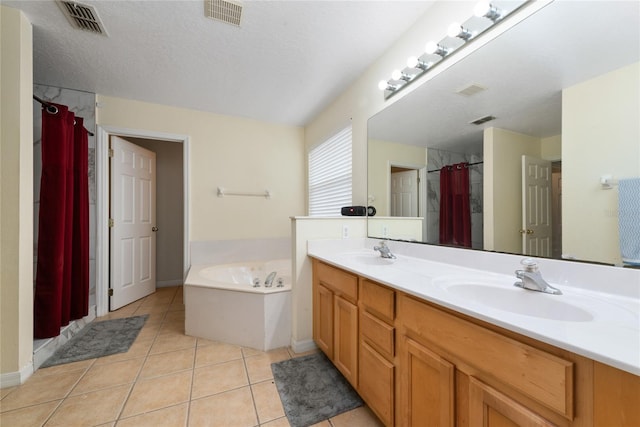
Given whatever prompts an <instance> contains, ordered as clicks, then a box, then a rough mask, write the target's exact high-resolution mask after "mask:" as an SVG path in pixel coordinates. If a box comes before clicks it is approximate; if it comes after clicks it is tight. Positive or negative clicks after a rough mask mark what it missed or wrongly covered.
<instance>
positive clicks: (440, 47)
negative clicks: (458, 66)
mask: <svg viewBox="0 0 640 427" xmlns="http://www.w3.org/2000/svg"><path fill="white" fill-rule="evenodd" d="M525 3H527V2H526V1H525V2H524V3H522V4H525ZM522 4H520V5H519V6H516V7H515V8H514V9H513V10H509V11H508V13H507V12H505V11H503V10H501V9H499V8H497V7H495V6H494V5H492V4H491V3H490V2H488V1H481V2H480V3H478V4H477V5H476V7H475V9H474V13H475V15H476V16H479V17H481V18H487V19H489V20H490V21H492V22H491V24H490V25H489V26H487V28H485V29H483V30H479V31H472V30H470V29H469V28H467V27H466V26H465V25H471V26H472V28H474V25H472V24H470V23H471V19H475V18H470V20H468V21H466V23H462V24H460V23H458V22H454V23H453V24H451V25H450V26H449V29H448V32H447V34H448V37H445V38H444V39H442V40H441V41H440V42H435V41H430V42H429V43H427V45H426V46H425V53H426V54H427V55H438V56H440V58H431V59H433V62H427V61H425V60H424V59H421V58H425V55H422V56H420V57H416V56H412V57H410V58H409V59H408V60H407V68H409V70H407V69H406V68H405V69H404V70H395V71H394V72H393V75H392V76H391V79H389V80H382V81H381V82H380V83H378V87H379V88H380V90H382V91H384V97H385V99H386V98H389V97H390V96H391V95H393V94H395V93H397V92H399V91H400V90H402V89H403V88H404V87H406V86H407V85H409V83H411V82H413V81H415V80H418V78H419V77H420V76H422V75H423V74H426V73H428V72H429V71H430V70H431V69H432V68H434V67H435V66H437V65H438V64H439V63H440V62H444V61H445V60H446V59H447V58H448V57H449V56H450V55H451V54H452V53H453V52H454V50H456V49H458V48H459V47H460V46H461V44H462V45H464V44H465V43H468V42H471V41H473V39H476V38H477V37H479V36H480V35H481V34H482V33H483V32H485V31H486V30H488V29H489V28H491V27H492V26H493V24H496V23H497V22H498V21H500V20H502V19H503V18H504V17H505V16H507V15H508V14H511V13H513V11H514V10H516V9H518V8H520V7H521V6H522ZM451 39H456V40H458V42H457V44H456V41H455V40H451ZM460 40H462V42H463V43H460ZM452 43H454V46H452V45H451V44H452ZM462 95H465V94H464V93H462ZM468 96H470V95H468Z"/></svg>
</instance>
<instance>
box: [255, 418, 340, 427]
mask: <svg viewBox="0 0 640 427" xmlns="http://www.w3.org/2000/svg"><path fill="white" fill-rule="evenodd" d="M327 426H329V423H327ZM260 427H291V424H289V420H288V419H287V417H283V418H278V419H277V420H273V421H269V422H268V423H264V424H260Z"/></svg>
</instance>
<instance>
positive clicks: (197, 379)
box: [191, 360, 249, 399]
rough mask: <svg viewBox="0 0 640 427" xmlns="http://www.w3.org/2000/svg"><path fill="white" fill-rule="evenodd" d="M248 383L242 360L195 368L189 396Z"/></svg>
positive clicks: (226, 389)
mask: <svg viewBox="0 0 640 427" xmlns="http://www.w3.org/2000/svg"><path fill="white" fill-rule="evenodd" d="M248 384H249V381H248V380H247V373H246V371H245V369H244V363H243V362H242V360H233V361H231V362H225V363H219V364H217V365H210V366H205V367H203V368H196V369H195V370H194V372H193V387H192V389H191V398H192V399H198V398H201V397H204V396H210V395H212V394H216V393H221V392H224V391H228V390H233V389H236V388H240V387H243V386H246V385H248Z"/></svg>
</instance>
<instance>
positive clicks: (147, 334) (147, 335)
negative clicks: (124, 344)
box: [134, 323, 161, 342]
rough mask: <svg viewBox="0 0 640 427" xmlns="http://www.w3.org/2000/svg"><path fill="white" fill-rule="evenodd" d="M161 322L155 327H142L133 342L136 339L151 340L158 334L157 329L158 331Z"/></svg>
mask: <svg viewBox="0 0 640 427" xmlns="http://www.w3.org/2000/svg"><path fill="white" fill-rule="evenodd" d="M160 327H161V324H160V323H158V325H157V326H156V327H151V328H142V330H141V331H140V332H138V336H137V337H136V340H135V341H134V342H138V341H145V340H146V341H153V340H154V339H155V338H156V336H157V335H158V331H160Z"/></svg>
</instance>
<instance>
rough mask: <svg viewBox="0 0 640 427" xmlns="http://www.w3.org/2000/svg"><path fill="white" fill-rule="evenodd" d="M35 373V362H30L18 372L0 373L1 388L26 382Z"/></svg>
mask: <svg viewBox="0 0 640 427" xmlns="http://www.w3.org/2000/svg"><path fill="white" fill-rule="evenodd" d="M32 374H33V363H32V362H29V364H27V366H25V367H23V368H22V369H20V370H19V371H16V372H7V373H6V374H0V388H7V387H15V386H18V385H20V384H24V382H25V381H26V380H27V379H28V378H29V377H30V376H31V375H32Z"/></svg>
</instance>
